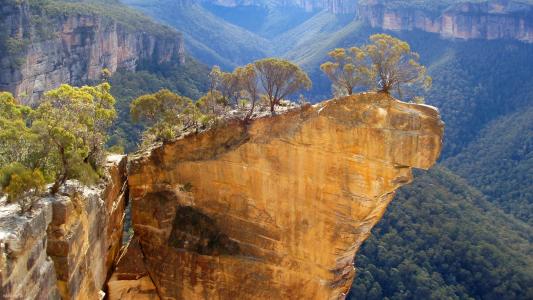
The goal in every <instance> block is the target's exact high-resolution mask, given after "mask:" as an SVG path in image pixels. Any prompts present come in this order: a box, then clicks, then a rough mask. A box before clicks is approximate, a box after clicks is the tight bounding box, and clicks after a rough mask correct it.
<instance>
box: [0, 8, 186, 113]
mask: <svg viewBox="0 0 533 300" xmlns="http://www.w3.org/2000/svg"><path fill="white" fill-rule="evenodd" d="M0 16H2V17H3V18H2V19H3V22H0V25H1V26H2V30H3V32H4V34H5V35H7V36H4V37H3V38H4V40H5V43H9V41H11V45H10V47H11V48H13V47H14V46H13V43H14V42H15V41H19V42H20V41H22V42H20V43H21V44H20V45H19V49H14V50H13V49H12V50H10V51H12V52H13V51H15V53H11V55H6V53H8V52H9V51H7V50H6V53H2V54H0V90H7V91H10V92H12V93H14V94H15V95H16V96H17V97H18V98H20V99H22V100H23V101H24V102H25V103H26V104H34V103H36V102H37V101H38V100H39V98H40V97H41V95H42V93H43V92H44V91H46V90H49V89H51V88H55V87H58V86H59V85H60V84H62V83H69V84H74V85H80V84H83V83H86V82H88V81H91V80H98V79H100V77H101V72H102V69H103V68H107V69H109V70H110V71H111V72H115V71H116V70H117V69H119V68H121V69H126V70H135V69H136V68H137V66H138V65H139V64H141V63H157V64H160V63H164V62H170V61H180V62H182V63H183V62H184V59H185V50H184V43H183V39H182V36H181V35H180V34H179V33H177V32H172V31H171V30H170V29H166V31H168V32H166V33H164V34H163V33H158V34H154V33H150V32H148V31H146V30H141V28H130V27H128V26H126V25H124V24H123V23H118V22H116V21H114V20H113V19H111V18H109V17H106V16H102V15H98V14H93V13H69V14H65V15H51V14H47V13H46V12H43V11H35V9H32V8H31V6H30V5H29V4H28V1H27V0H24V1H21V2H20V3H12V4H6V5H4V4H2V7H0ZM39 20H41V21H39ZM42 20H46V22H45V23H43V22H42ZM147 25H149V24H147ZM160 27H162V26H160ZM163 31H164V30H163ZM0 39H2V36H1V35H0ZM6 49H8V46H6Z"/></svg>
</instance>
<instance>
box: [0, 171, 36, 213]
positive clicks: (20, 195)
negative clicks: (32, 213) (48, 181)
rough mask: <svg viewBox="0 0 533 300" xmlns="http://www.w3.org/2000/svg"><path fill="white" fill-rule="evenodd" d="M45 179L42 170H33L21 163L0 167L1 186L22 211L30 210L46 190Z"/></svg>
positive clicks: (9, 198)
mask: <svg viewBox="0 0 533 300" xmlns="http://www.w3.org/2000/svg"><path fill="white" fill-rule="evenodd" d="M44 186H45V179H44V176H43V174H42V172H41V171H40V170H38V169H37V170H31V169H29V168H27V167H25V166H23V165H21V164H20V163H11V164H9V165H7V166H4V167H3V168H1V169H0V187H1V188H2V190H3V191H4V192H5V193H7V194H8V200H9V201H12V202H16V203H18V204H19V206H20V213H21V214H24V213H25V212H27V211H29V210H30V209H31V208H32V206H33V205H34V204H35V201H36V200H37V199H39V196H40V195H41V193H42V192H43V191H44Z"/></svg>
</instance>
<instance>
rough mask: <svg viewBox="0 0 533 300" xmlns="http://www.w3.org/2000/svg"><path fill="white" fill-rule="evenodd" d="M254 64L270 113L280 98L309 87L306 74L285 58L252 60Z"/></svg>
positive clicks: (309, 81)
mask: <svg viewBox="0 0 533 300" xmlns="http://www.w3.org/2000/svg"><path fill="white" fill-rule="evenodd" d="M254 66H255V69H256V71H257V77H258V82H259V84H260V86H261V88H262V90H263V91H264V92H265V94H266V98H267V99H268V103H269V106H270V112H271V113H272V114H273V113H274V109H275V106H276V105H279V104H280V101H281V100H282V99H284V98H285V97H287V96H289V95H291V94H294V93H296V92H297V91H299V90H301V89H309V88H311V80H310V79H309V77H308V76H307V74H306V73H305V72H304V71H303V70H302V69H301V68H300V67H298V66H297V65H295V64H293V63H291V62H289V61H287V60H283V59H277V58H265V59H262V60H258V61H256V62H254Z"/></svg>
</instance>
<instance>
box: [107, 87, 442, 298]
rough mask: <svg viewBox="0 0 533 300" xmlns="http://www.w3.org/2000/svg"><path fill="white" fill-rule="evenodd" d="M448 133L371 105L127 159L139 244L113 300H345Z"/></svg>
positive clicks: (233, 131)
mask: <svg viewBox="0 0 533 300" xmlns="http://www.w3.org/2000/svg"><path fill="white" fill-rule="evenodd" d="M442 134H443V123H442V122H441V120H440V117H439V114H438V112H437V110H436V109H434V108H432V107H429V106H423V105H415V104H407V103H402V102H399V101H396V100H394V99H392V98H390V97H388V96H386V95H384V94H376V93H366V94H362V95H357V96H352V97H347V98H344V99H339V100H331V101H327V102H323V103H321V104H317V105H315V106H305V107H303V108H302V109H297V110H292V111H290V112H287V113H285V114H282V115H278V116H275V117H266V118H260V119H256V120H254V121H252V122H251V123H250V124H248V125H246V126H245V125H243V124H241V123H240V122H235V123H231V122H230V123H229V124H226V125H224V126H221V127H219V128H215V129H212V130H209V131H206V132H202V133H199V134H191V135H188V136H186V137H184V138H183V139H180V140H177V141H175V142H173V143H169V144H165V145H163V146H161V147H158V148H155V149H153V150H152V151H150V152H146V153H140V154H138V155H137V156H134V157H130V162H129V167H128V182H129V188H130V200H131V201H132V218H133V228H134V231H135V234H134V241H133V242H132V243H131V244H130V246H129V247H128V250H127V252H126V253H125V254H124V255H123V256H122V257H121V259H120V261H119V262H118V268H117V271H116V272H115V274H114V275H113V277H112V280H111V281H110V283H109V285H108V287H109V294H110V299H138V298H135V297H136V295H135V293H136V291H139V294H138V295H137V296H138V297H140V299H157V298H158V297H160V298H161V299H340V298H343V297H344V295H345V293H346V292H347V291H348V289H349V287H350V285H351V282H352V280H353V278H354V275H355V270H354V267H353V260H354V256H355V253H356V252H357V250H358V248H359V247H360V245H361V244H362V243H363V241H364V240H365V239H366V238H367V237H368V236H369V234H370V230H371V228H372V227H373V226H374V225H375V224H376V222H378V221H379V219H380V218H381V216H382V215H383V213H384V212H385V209H386V207H387V205H388V204H389V202H390V201H391V200H392V199H393V197H394V194H395V190H396V189H397V188H398V187H400V186H402V185H404V184H407V183H408V182H410V181H411V179H412V173H411V168H413V167H414V168H422V169H427V168H429V167H431V166H432V165H433V164H434V163H435V161H436V160H437V158H438V156H439V154H440V150H441V139H442ZM129 287H131V289H129ZM132 290H133V291H134V292H131V291H132ZM121 296H122V297H123V298H121ZM127 297H129V298H127ZM143 297H145V298H143Z"/></svg>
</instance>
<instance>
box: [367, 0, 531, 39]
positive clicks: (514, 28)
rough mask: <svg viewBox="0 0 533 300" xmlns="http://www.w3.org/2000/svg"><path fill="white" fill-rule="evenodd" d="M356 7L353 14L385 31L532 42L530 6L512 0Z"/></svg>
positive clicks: (369, 3)
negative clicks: (439, 6)
mask: <svg viewBox="0 0 533 300" xmlns="http://www.w3.org/2000/svg"><path fill="white" fill-rule="evenodd" d="M366 2H367V3H368V4H363V3H361V4H359V5H358V6H357V17H358V18H360V19H362V20H364V21H365V22H366V23H368V24H369V25H370V26H372V27H378V28H382V29H385V30H397V31H398V30H414V29H418V30H422V31H426V32H433V33H438V34H440V35H441V36H442V37H445V38H458V39H487V40H494V39H514V40H519V41H523V42H527V43H533V6H531V5H527V4H524V3H518V2H514V1H488V2H480V3H462V4H457V5H454V6H451V7H449V8H447V9H446V10H444V11H442V12H434V11H433V12H430V11H427V10H423V9H417V8H413V7H405V8H401V7H389V6H387V5H385V4H380V3H377V1H366Z"/></svg>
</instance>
